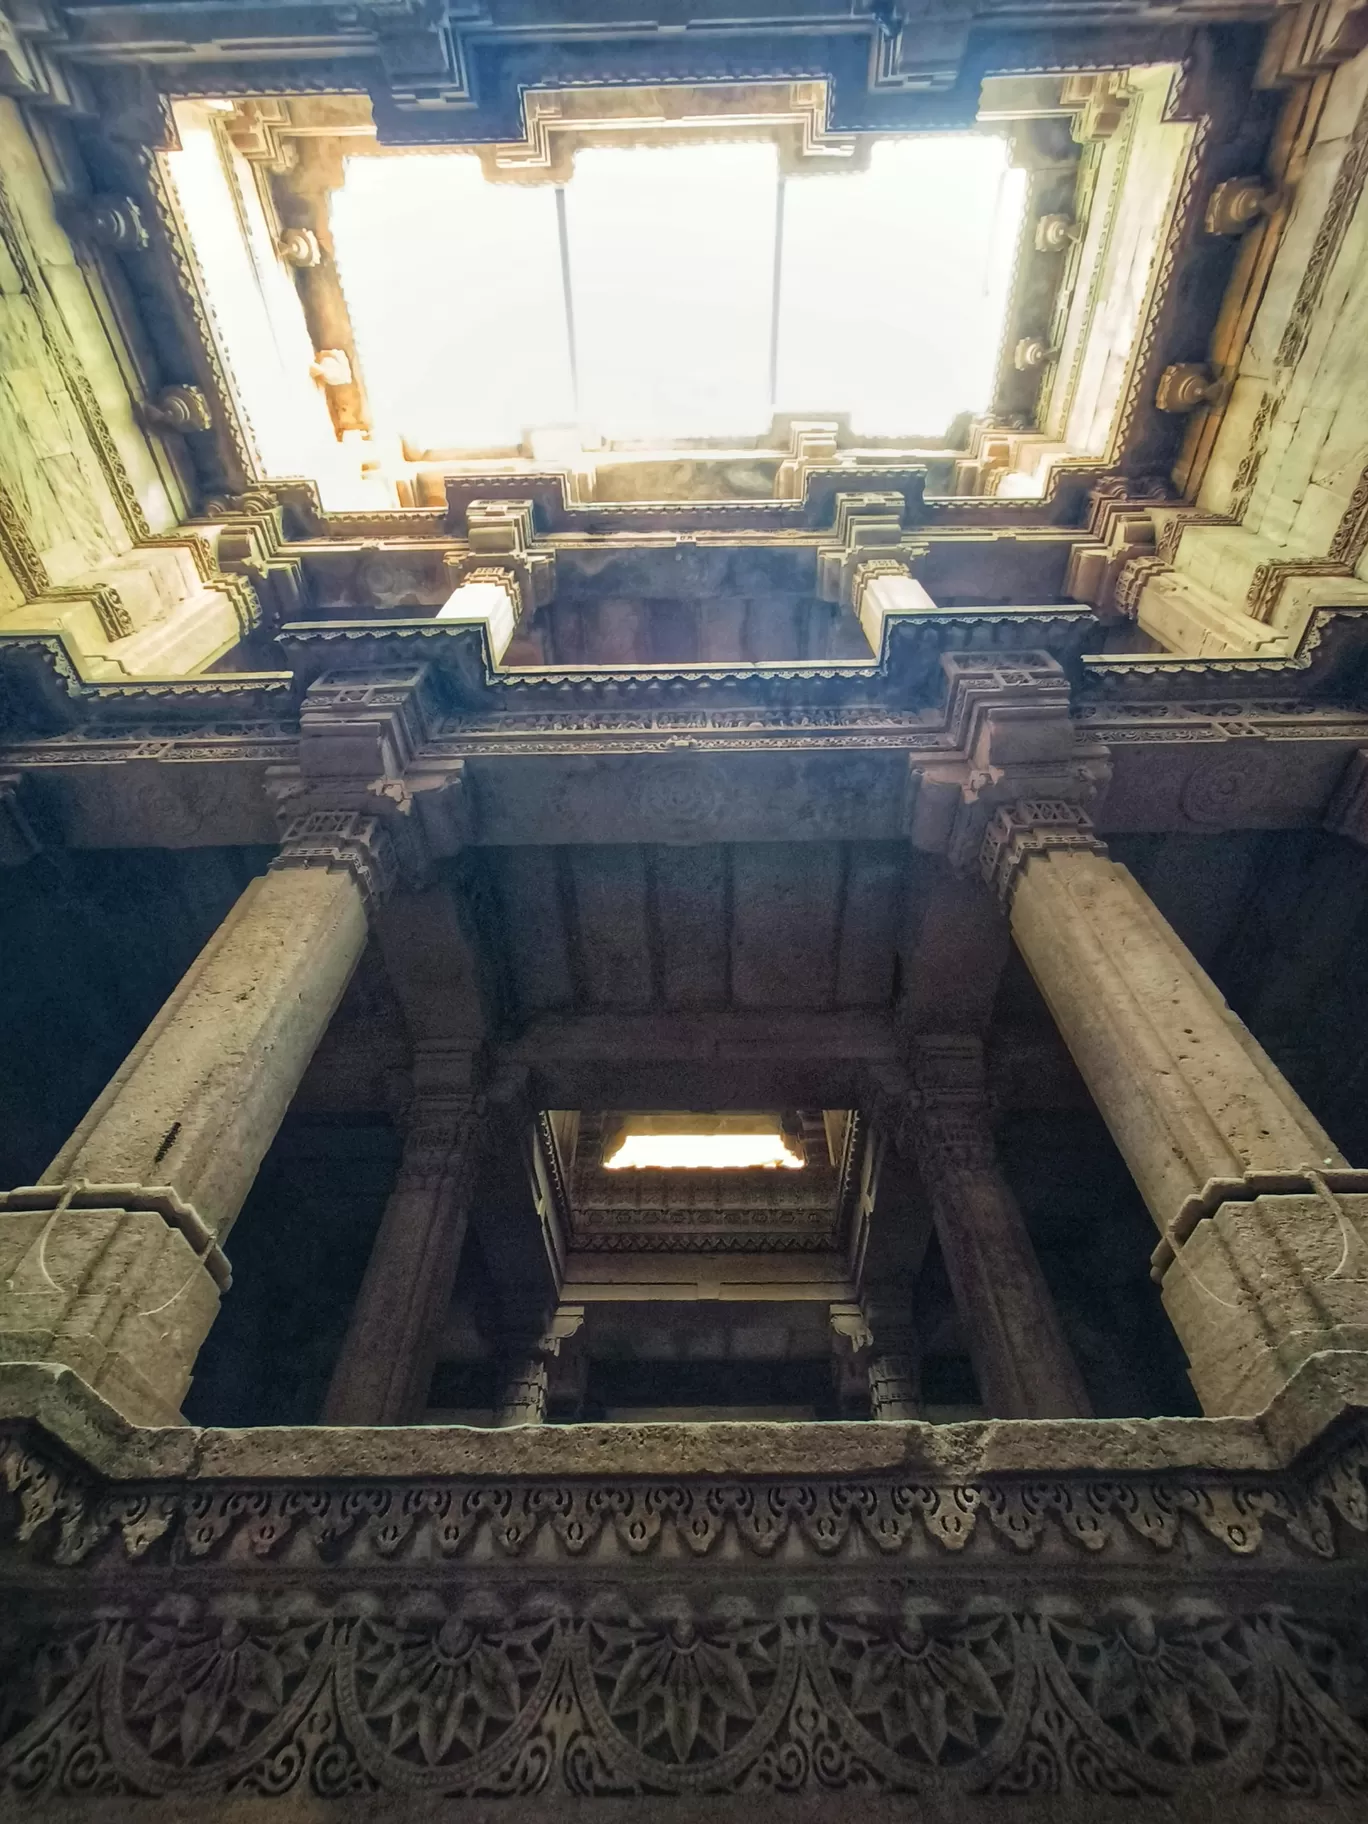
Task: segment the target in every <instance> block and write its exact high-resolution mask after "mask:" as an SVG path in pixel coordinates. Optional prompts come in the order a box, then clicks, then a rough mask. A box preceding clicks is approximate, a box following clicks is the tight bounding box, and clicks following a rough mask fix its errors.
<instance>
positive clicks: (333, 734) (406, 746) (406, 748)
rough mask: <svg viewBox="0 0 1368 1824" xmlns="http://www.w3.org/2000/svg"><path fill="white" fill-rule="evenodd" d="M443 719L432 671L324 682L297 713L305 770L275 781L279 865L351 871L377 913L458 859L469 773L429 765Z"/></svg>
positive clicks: (348, 675)
mask: <svg viewBox="0 0 1368 1824" xmlns="http://www.w3.org/2000/svg"><path fill="white" fill-rule="evenodd" d="M441 713H442V705H441V700H440V696H439V689H438V682H437V679H436V677H435V674H434V673H433V672H432V671H431V669H430V667H428V666H425V665H417V666H390V667H381V668H379V669H377V670H375V671H370V672H335V673H327V674H325V675H324V676H323V677H320V678H317V679H316V680H315V681H314V682H313V683H312V684H311V685H310V686H309V689H308V691H307V693H306V695H305V698H304V704H303V707H302V709H301V711H300V718H299V726H300V744H299V764H298V766H294V767H273V768H271V769H270V771H269V773H268V779H267V791H268V792H269V793H270V794H271V796H272V797H273V798H274V799H275V802H276V815H277V818H278V819H279V822H280V825H281V842H282V850H281V854H280V856H279V857H278V859H277V861H276V862H275V863H274V864H273V865H274V866H277V867H286V868H288V867H333V868H347V869H349V870H350V872H351V873H352V875H353V876H354V878H355V879H356V881H357V884H358V886H360V888H361V891H362V893H363V895H364V896H365V899H366V903H367V907H368V909H370V910H372V911H373V910H374V909H375V907H376V906H377V905H379V904H380V902H381V901H382V900H383V899H384V898H385V897H386V896H387V894H388V893H389V892H390V891H391V890H392V889H393V887H394V886H395V885H397V884H398V883H399V882H401V881H402V882H405V883H409V884H418V883H421V882H422V881H424V880H425V879H426V878H427V876H428V875H429V873H430V872H431V868H432V863H433V861H434V859H435V858H436V857H437V856H440V855H449V854H454V853H455V851H456V849H457V848H458V847H459V845H460V839H461V835H462V833H463V816H464V798H463V791H462V787H463V781H464V769H463V763H462V762H461V761H460V760H454V761H440V762H438V761H425V760H424V758H423V749H424V747H425V745H426V743H427V742H428V740H429V739H430V737H431V736H432V735H433V734H434V733H435V731H436V729H437V727H438V726H439V723H440V720H441Z"/></svg>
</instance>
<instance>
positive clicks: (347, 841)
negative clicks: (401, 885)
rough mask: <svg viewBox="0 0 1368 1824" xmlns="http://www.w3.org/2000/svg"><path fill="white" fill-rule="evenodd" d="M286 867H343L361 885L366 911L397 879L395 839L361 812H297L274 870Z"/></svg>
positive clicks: (283, 837)
mask: <svg viewBox="0 0 1368 1824" xmlns="http://www.w3.org/2000/svg"><path fill="white" fill-rule="evenodd" d="M283 868H340V869H345V870H346V871H347V872H348V873H349V874H350V875H351V877H352V879H353V880H354V881H355V882H356V884H357V886H358V887H359V888H360V889H361V897H362V899H363V900H364V901H365V903H366V910H367V911H368V912H374V910H375V908H376V907H377V906H378V905H379V904H380V903H381V902H382V901H383V900H384V899H385V898H386V897H387V896H388V895H389V893H390V892H391V891H392V890H393V887H394V884H395V882H396V880H397V879H398V877H399V864H398V861H397V858H396V856H395V849H394V843H393V841H392V839H391V837H390V835H389V832H388V831H387V830H386V829H385V827H384V825H383V824H382V823H381V821H380V819H379V818H378V817H367V816H365V815H364V814H363V813H361V812H360V811H324V810H313V811H299V812H297V813H296V814H295V815H294V816H291V817H287V818H286V819H285V821H284V828H283V829H282V831H281V837H280V853H279V854H278V855H277V856H276V858H275V860H274V861H273V862H272V863H271V869H272V871H273V872H274V871H276V870H279V869H283Z"/></svg>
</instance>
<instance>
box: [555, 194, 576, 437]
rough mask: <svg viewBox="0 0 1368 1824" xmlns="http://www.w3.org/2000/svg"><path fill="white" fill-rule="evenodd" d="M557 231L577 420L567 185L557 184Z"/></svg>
mask: <svg viewBox="0 0 1368 1824" xmlns="http://www.w3.org/2000/svg"><path fill="white" fill-rule="evenodd" d="M556 233H557V234H558V236H559V237H560V269H561V298H562V299H563V301H564V304H565V336H566V341H567V343H568V344H569V349H570V391H571V393H572V395H573V397H574V401H575V422H576V424H578V423H579V420H580V389H579V351H578V350H577V349H576V347H575V299H574V294H573V293H572V291H571V289H570V230H569V227H568V226H567V224H566V217H565V185H564V184H557V185H556Z"/></svg>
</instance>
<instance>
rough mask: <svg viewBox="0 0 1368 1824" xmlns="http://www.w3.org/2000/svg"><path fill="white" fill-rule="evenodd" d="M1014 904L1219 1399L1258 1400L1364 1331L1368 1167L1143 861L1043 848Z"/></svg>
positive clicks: (1226, 1403) (1217, 1406)
mask: <svg viewBox="0 0 1368 1824" xmlns="http://www.w3.org/2000/svg"><path fill="white" fill-rule="evenodd" d="M1011 916H1012V929H1013V933H1014V935H1015V937H1016V940H1017V943H1018V944H1019V946H1020V948H1021V952H1022V955H1023V956H1024V957H1025V959H1026V962H1027V964H1028V966H1029V967H1030V969H1031V972H1032V974H1033V975H1034V976H1035V979H1036V981H1037V983H1038V984H1039V986H1040V988H1041V991H1042V993H1043V994H1044V996H1045V999H1046V1001H1047V1003H1048V1005H1049V1007H1050V1009H1051V1011H1052V1013H1053V1014H1054V1016H1055V1019H1056V1020H1057V1022H1058V1024H1059V1028H1060V1031H1061V1032H1062V1034H1063V1035H1064V1038H1065V1040H1066V1041H1067V1043H1068V1045H1069V1049H1070V1050H1071V1052H1072V1053H1073V1055H1074V1059H1075V1062H1076V1063H1077V1064H1078V1066H1079V1069H1080V1070H1081V1072H1082V1074H1083V1076H1084V1079H1085V1081H1086V1082H1087V1084H1088V1087H1089V1089H1090V1090H1091V1092H1092V1094H1093V1096H1094V1098H1095V1100H1096V1102H1097V1105H1098V1107H1099V1109H1100V1110H1101V1111H1102V1113H1103V1115H1104V1116H1105V1117H1106V1120H1107V1124H1108V1126H1109V1127H1110V1128H1111V1131H1112V1134H1113V1136H1114V1138H1115V1139H1116V1142H1117V1145H1118V1146H1119V1147H1120V1149H1121V1151H1122V1153H1123V1154H1124V1155H1125V1158H1126V1161H1127V1163H1128V1165H1129V1166H1130V1169H1131V1171H1132V1173H1133V1175H1134V1177H1135V1181H1136V1184H1137V1186H1138V1187H1139V1189H1140V1192H1141V1194H1142V1195H1143V1197H1144V1199H1145V1202H1146V1203H1147V1204H1148V1206H1149V1209H1150V1213H1151V1214H1152V1215H1153V1216H1154V1218H1155V1221H1156V1222H1157V1223H1158V1225H1159V1227H1160V1230H1161V1233H1162V1235H1163V1237H1164V1240H1163V1241H1162V1242H1161V1245H1160V1250H1159V1252H1158V1253H1157V1254H1156V1267H1157V1269H1158V1271H1159V1273H1160V1274H1162V1275H1163V1276H1164V1287H1165V1304H1166V1306H1167V1308H1168V1310H1169V1312H1170V1314H1171V1315H1172V1316H1173V1318H1174V1322H1175V1326H1176V1328H1177V1330H1178V1334H1179V1339H1180V1341H1181V1342H1182V1344H1183V1347H1184V1348H1185V1350H1186V1351H1187V1354H1188V1358H1189V1362H1190V1364H1191V1374H1192V1380H1193V1384H1194V1386H1195V1387H1196V1389H1197V1391H1198V1394H1199V1396H1200V1397H1201V1399H1202V1402H1203V1405H1204V1407H1205V1408H1206V1410H1207V1411H1209V1412H1232V1411H1233V1412H1254V1411H1258V1410H1260V1409H1261V1408H1262V1407H1263V1406H1264V1405H1266V1404H1267V1402H1268V1401H1269V1400H1270V1399H1271V1398H1272V1397H1273V1395H1274V1394H1275V1393H1276V1391H1277V1389H1278V1386H1279V1385H1280V1384H1281V1382H1282V1381H1283V1380H1285V1379H1286V1378H1287V1375H1288V1374H1289V1373H1290V1372H1292V1371H1293V1370H1294V1369H1295V1367H1296V1366H1298V1365H1299V1364H1300V1362H1301V1361H1302V1360H1304V1359H1305V1358H1306V1357H1307V1356H1309V1355H1312V1354H1314V1353H1316V1352H1317V1351H1319V1350H1334V1349H1343V1348H1346V1347H1358V1346H1360V1345H1361V1343H1362V1341H1363V1340H1364V1338H1365V1337H1368V1283H1365V1278H1364V1276H1363V1273H1362V1268H1361V1266H1360V1264H1359V1261H1358V1255H1359V1253H1360V1252H1361V1249H1362V1242H1361V1239H1360V1237H1359V1235H1358V1230H1357V1226H1356V1225H1357V1223H1358V1221H1359V1215H1358V1205H1359V1203H1360V1202H1361V1201H1362V1193H1363V1191H1364V1189H1365V1186H1364V1184H1363V1182H1362V1175H1361V1174H1359V1173H1355V1172H1353V1171H1350V1170H1349V1169H1348V1168H1347V1167H1346V1163H1345V1161H1344V1158H1343V1156H1342V1155H1341V1154H1340V1153H1339V1151H1338V1150H1337V1149H1336V1148H1335V1146H1334V1144H1333V1142H1332V1141H1331V1140H1330V1138H1329V1136H1328V1135H1327V1134H1326V1133H1325V1131H1324V1129H1323V1128H1322V1127H1321V1126H1320V1124H1319V1123H1318V1122H1317V1121H1316V1120H1315V1118H1314V1117H1313V1116H1312V1114H1311V1112H1310V1110H1309V1109H1307V1108H1306V1107H1305V1105H1304V1104H1303V1103H1302V1101H1301V1099H1300V1098H1299V1097H1298V1096H1297V1095H1296V1093H1295V1092H1294V1091H1293V1089H1292V1087H1291V1085H1290V1084H1289V1083H1288V1082H1287V1081H1286V1079H1285V1078H1284V1077H1283V1075H1282V1073H1281V1072H1280V1071H1279V1070H1278V1069H1277V1068H1276V1066H1275V1065H1274V1064H1273V1062H1272V1060H1271V1059H1270V1058H1269V1057H1268V1055H1267V1054H1266V1053H1265V1052H1264V1050H1263V1049H1262V1047H1261V1046H1260V1045H1259V1044H1258V1043H1257V1042H1256V1041H1255V1039H1254V1037H1253V1035H1252V1034H1251V1033H1250V1032H1249V1031H1248V1030H1247V1029H1246V1028H1245V1027H1244V1026H1243V1025H1242V1024H1241V1022H1240V1021H1239V1020H1237V1019H1236V1018H1235V1016H1234V1015H1233V1014H1232V1013H1231V1011H1230V1009H1229V1008H1228V1007H1227V1006H1226V1004H1225V1002H1224V1001H1223V1000H1222V998H1221V996H1220V994H1219V993H1218V992H1217V990H1216V988H1215V986H1214V985H1213V983H1212V982H1211V981H1210V979H1209V978H1208V977H1207V975H1206V974H1205V972H1204V971H1203V970H1202V969H1201V968H1200V967H1199V965H1198V964H1197V962H1196V961H1195V959H1194V958H1193V957H1192V956H1191V955H1190V954H1189V953H1188V952H1187V951H1186V950H1185V949H1184V947H1183V945H1182V944H1181V943H1180V942H1179V941H1178V939H1177V938H1176V936H1175V935H1174V933H1173V931H1172V930H1171V928H1170V927H1169V926H1168V925H1167V923H1166V922H1165V921H1164V919H1163V918H1162V917H1161V916H1160V915H1159V913H1158V911H1157V910H1156V909H1155V907H1154V906H1153V905H1152V904H1151V903H1150V901H1149V900H1148V899H1147V898H1146V896H1145V895H1144V894H1143V893H1142V892H1141V891H1140V889H1139V888H1138V887H1137V885H1136V883H1135V881H1134V880H1133V879H1132V877H1131V876H1130V875H1129V874H1128V873H1127V871H1126V870H1125V869H1124V868H1121V867H1119V866H1117V864H1116V863H1114V862H1112V861H1111V860H1110V859H1109V858H1108V857H1107V856H1106V855H1105V854H1101V853H1095V852H1090V851H1089V850H1087V849H1085V848H1081V847H1075V848H1063V849H1055V850H1052V851H1049V852H1045V853H1036V854H1031V855H1028V856H1027V857H1026V859H1025V860H1024V862H1023V863H1022V865H1021V867H1020V872H1019V876H1018V878H1017V880H1016V883H1015V889H1014V894H1013V898H1012V912H1011ZM1325 1173H1329V1178H1328V1179H1326V1178H1325V1177H1324V1176H1323V1174H1325ZM1317 1182H1319V1183H1320V1185H1321V1186H1322V1187H1323V1194H1321V1195H1319V1196H1317V1195H1312V1196H1310V1197H1302V1196H1298V1195H1295V1193H1298V1192H1302V1191H1307V1192H1311V1191H1312V1190H1313V1187H1314V1185H1315V1184H1316V1183H1317ZM1261 1193H1293V1194H1294V1195H1272V1196H1264V1195H1261ZM1346 1193H1352V1194H1350V1195H1347V1196H1346ZM1251 1199H1253V1201H1251ZM1312 1217H1313V1218H1314V1220H1308V1218H1312ZM1204 1218H1212V1220H1210V1221H1207V1220H1204ZM1189 1249H1192V1250H1193V1252H1192V1253H1191V1254H1189V1252H1188V1250H1189ZM1175 1254H1176V1255H1177V1259H1176V1260H1175V1259H1174V1256H1175ZM1170 1263H1172V1264H1170Z"/></svg>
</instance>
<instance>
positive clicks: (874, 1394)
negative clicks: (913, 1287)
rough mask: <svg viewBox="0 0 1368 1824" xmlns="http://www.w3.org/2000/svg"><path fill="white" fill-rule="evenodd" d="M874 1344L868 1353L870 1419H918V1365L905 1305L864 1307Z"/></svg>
mask: <svg viewBox="0 0 1368 1824" xmlns="http://www.w3.org/2000/svg"><path fill="white" fill-rule="evenodd" d="M866 1309H867V1311H868V1314H869V1327H870V1330H871V1332H872V1333H873V1338H874V1340H873V1342H872V1344H871V1345H870V1348H869V1351H868V1372H869V1416H870V1418H871V1419H920V1418H923V1417H925V1414H924V1412H923V1409H922V1401H921V1388H920V1362H919V1359H918V1356H919V1351H918V1347H917V1339H916V1336H915V1335H914V1333H913V1329H912V1318H911V1313H910V1312H909V1310H908V1309H907V1307H906V1305H905V1304H901V1303H899V1304H896V1305H893V1304H890V1303H888V1302H886V1301H882V1300H878V1299H876V1300H874V1301H872V1302H870V1303H868V1304H867V1306H866Z"/></svg>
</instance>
